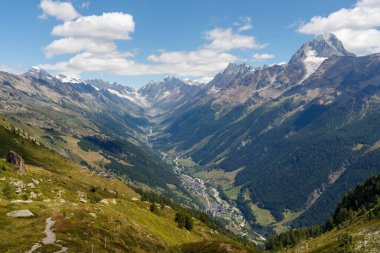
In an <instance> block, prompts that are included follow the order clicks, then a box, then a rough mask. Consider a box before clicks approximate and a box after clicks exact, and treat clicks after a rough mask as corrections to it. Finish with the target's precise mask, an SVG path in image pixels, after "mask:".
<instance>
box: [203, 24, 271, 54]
mask: <svg viewBox="0 0 380 253" xmlns="http://www.w3.org/2000/svg"><path fill="white" fill-rule="evenodd" d="M205 38H206V40H208V41H210V43H209V44H208V45H207V46H206V47H207V48H208V49H211V50H216V51H225V50H231V49H261V48H264V47H265V46H266V44H259V43H257V42H256V40H255V38H254V37H252V36H249V35H243V34H241V33H240V32H239V31H238V32H235V31H234V30H232V28H227V29H221V28H216V29H213V30H211V31H208V32H206V33H205Z"/></svg>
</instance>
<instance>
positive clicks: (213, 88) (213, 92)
mask: <svg viewBox="0 0 380 253" xmlns="http://www.w3.org/2000/svg"><path fill="white" fill-rule="evenodd" d="M219 91H221V88H219V87H215V85H213V86H212V87H211V88H210V89H209V90H208V91H207V94H216V93H218V92H219Z"/></svg>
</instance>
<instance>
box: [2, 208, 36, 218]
mask: <svg viewBox="0 0 380 253" xmlns="http://www.w3.org/2000/svg"><path fill="white" fill-rule="evenodd" d="M7 216H9V217H15V218H28V217H33V216H34V214H33V213H32V212H31V211H30V210H28V209H24V210H16V211H12V212H9V213H7Z"/></svg>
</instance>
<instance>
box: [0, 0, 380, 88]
mask: <svg viewBox="0 0 380 253" xmlns="http://www.w3.org/2000/svg"><path fill="white" fill-rule="evenodd" d="M1 4H2V8H1V9H0V31H1V32H2V36H1V40H0V55H1V57H0V70H4V71H8V72H13V73H22V72H25V71H27V70H28V69H29V68H30V67H31V66H39V67H41V68H43V69H45V70H47V71H48V72H51V73H63V74H66V75H70V76H75V77H80V78H82V79H90V78H101V79H104V80H107V81H110V82H118V83H121V84H124V85H128V86H131V87H135V88H138V87H140V86H142V85H144V84H145V83H147V82H148V81H150V80H154V81H158V80H161V79H162V78H163V77H165V76H168V75H175V76H178V77H180V78H184V79H185V78H189V79H192V80H198V81H208V80H210V79H211V78H212V77H213V76H214V75H215V74H217V73H218V72H221V71H223V69H224V68H225V67H226V66H227V65H228V63H230V62H234V63H248V64H250V65H252V66H255V67H259V66H263V65H265V64H267V65H271V64H277V63H282V62H287V61H289V59H290V57H291V56H292V55H293V54H294V53H295V52H296V50H297V49H298V48H299V47H300V46H301V45H302V44H303V43H305V42H306V41H308V40H311V39H312V38H314V37H315V36H317V35H320V34H325V33H329V32H332V33H334V34H335V35H336V36H337V37H338V38H339V39H340V40H341V41H342V42H343V44H344V46H345V47H346V49H347V50H348V51H351V52H353V53H355V54H357V55H366V54H371V53H376V52H380V31H379V27H380V0H318V1H317V0H302V1H299V0H286V1H285V0H276V1H275V0H266V1H259V0H191V1H178V0H107V1H105V0H71V1H69V0H61V1H58V0H27V1H26V0H2V1H1Z"/></svg>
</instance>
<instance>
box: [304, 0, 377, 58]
mask: <svg viewBox="0 0 380 253" xmlns="http://www.w3.org/2000/svg"><path fill="white" fill-rule="evenodd" d="M379 26H380V0H359V1H358V2H357V3H356V4H355V5H354V6H353V7H352V8H349V9H347V8H343V9H340V10H338V11H336V12H333V13H331V14H329V15H328V16H327V17H321V16H315V17H313V18H312V19H311V20H310V21H309V22H308V23H306V24H303V25H301V26H300V27H299V29H298V30H299V31H300V32H301V33H305V34H315V35H319V34H324V33H334V34H335V35H336V36H337V37H338V38H339V39H340V40H341V41H342V42H343V44H344V46H345V47H346V48H347V50H348V51H351V52H353V53H356V54H359V55H364V54H369V53H376V52H380V30H379V29H378V27H379Z"/></svg>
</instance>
